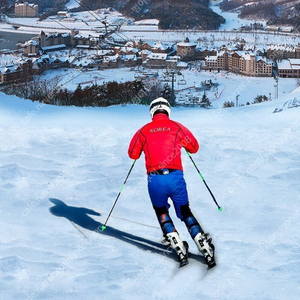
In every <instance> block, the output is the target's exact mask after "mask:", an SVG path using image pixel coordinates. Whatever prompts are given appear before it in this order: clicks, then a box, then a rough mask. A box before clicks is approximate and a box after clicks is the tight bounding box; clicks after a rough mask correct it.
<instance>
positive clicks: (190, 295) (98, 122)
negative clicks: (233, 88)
mask: <svg viewBox="0 0 300 300" xmlns="http://www.w3.org/2000/svg"><path fill="white" fill-rule="evenodd" d="M258 93H259V92H258ZM299 97H300V92H299V91H295V92H294V93H293V94H291V95H287V96H285V97H284V98H282V99H279V100H276V101H272V102H268V103H264V104H260V105H251V106H245V107H241V108H232V109H217V108H215V109H211V110H204V109H198V108H189V109H186V108H174V109H172V118H173V119H175V120H177V121H179V122H181V123H183V124H185V125H186V126H187V127H189V128H190V129H191V131H192V132H193V133H194V134H195V136H196V137H197V138H198V140H199V142H200V145H201V146H200V151H199V153H198V154H196V155H194V156H193V157H194V160H195V162H196V164H197V165H198V167H199V169H200V171H201V172H202V173H203V176H204V177H205V179H206V182H207V183H208V185H209V186H210V188H211V190H212V191H213V193H214V195H215V197H216V199H217V200H218V202H219V203H220V205H221V206H222V207H223V211H222V212H219V211H218V209H217V207H216V206H215V204H214V203H213V201H212V199H211V197H210V195H209V193H208V191H207V190H206V188H205V186H204V185H203V183H202V181H201V179H200V177H199V176H198V174H197V172H196V170H195V168H194V167H193V165H192V164H191V161H190V160H189V158H188V157H187V156H186V155H185V153H184V152H183V153H182V158H183V163H184V168H185V178H186V181H187V184H188V190H189V197H190V201H191V207H192V209H193V211H194V213H195V215H196V216H197V218H198V219H199V221H200V223H201V224H202V225H203V227H204V229H205V230H206V231H208V232H210V233H211V236H212V238H213V241H214V243H215V246H216V253H217V255H216V260H217V267H216V268H214V269H213V270H211V271H209V272H208V273H207V274H206V268H205V265H203V263H202V260H201V258H200V257H199V256H198V253H197V249H196V246H195V245H194V244H193V242H192V241H191V239H190V237H189V235H188V233H187V231H186V229H185V228H184V225H183V224H182V223H181V222H180V221H179V220H177V219H176V218H175V217H174V211H173V208H171V214H172V216H173V217H174V221H175V224H176V226H177V229H178V230H179V232H180V235H181V236H182V238H184V239H186V240H187V241H188V242H189V244H190V252H191V253H192V255H191V256H190V264H189V265H188V266H186V267H184V268H182V269H178V267H177V266H178V263H177V261H176V258H175V257H174V256H173V255H171V254H169V253H166V252H164V250H163V248H162V247H161V245H160V240H161V232H160V229H159V227H158V224H157V220H156V217H155V214H154V211H153V210H152V207H151V204H150V200H149V198H148V194H147V185H146V174H145V169H144V161H143V159H140V160H139V161H138V162H137V163H136V165H135V167H134V169H133V171H132V174H131V175H130V177H129V180H128V182H127V185H126V187H125V189H124V190H123V192H122V195H121V197H120V198H119V201H118V203H117V205H116V208H115V210H114V212H113V214H112V217H111V219H110V220H109V223H108V228H107V229H106V230H105V231H104V232H103V233H102V232H100V233H96V232H94V231H95V230H96V229H97V228H98V227H99V226H101V224H102V223H103V222H104V221H105V220H106V218H107V214H108V212H109V210H110V209H111V207H112V204H113V202H114V200H115V199H116V196H117V194H118V192H119V190H120V188H121V185H122V184H123V181H124V179H125V177H126V174H127V172H128V170H129V168H130V166H131V164H132V161H131V160H130V159H129V158H128V157H127V147H128V143H129V141H130V139H131V137H132V135H133V134H134V132H135V131H136V130H137V129H138V128H139V127H140V126H142V125H143V124H144V123H146V122H148V121H149V120H150V117H149V114H148V108H147V107H145V106H135V105H132V106H123V107H108V108H75V107H54V106H44V105H42V104H39V103H36V102H31V101H28V100H21V99H18V98H16V97H13V96H6V95H4V94H2V93H0V140H1V143H0V186H1V188H0V190H1V193H0V203H1V206H0V212H1V218H0V228H1V233H0V237H1V238H0V253H1V257H0V298H1V299H2V300H12V299H17V300H24V299H43V300H45V299H55V300H56V299H57V300H58V299H59V300H60V299H65V300H82V299H93V300H95V299H99V300H100V299H101V300H103V299H105V300H110V299H111V300H112V299H124V300H127V299H128V300H129V299H133V300H137V299H138V300H141V299H222V300H223V299H225V300H226V299H228V300H229V299H230V300H232V299H239V300H249V299H263V300H270V299H274V300H282V299H289V300H296V299H298V298H299V295H300V285H299V282H300V273H299V268H300V249H299V247H300V238H299V236H300V226H299V225H300V209H299V193H300V187H299V175H300V150H299V146H300V134H299V130H300V117H299V112H300V108H298V107H295V108H291V109H283V110H282V111H281V112H278V113H273V111H274V110H275V108H280V107H282V106H283V105H284V103H286V101H288V100H293V99H294V98H298V99H299ZM205 274H206V275H205ZM203 276H204V277H203Z"/></svg>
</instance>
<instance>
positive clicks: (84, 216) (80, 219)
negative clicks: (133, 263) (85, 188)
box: [49, 198, 206, 264]
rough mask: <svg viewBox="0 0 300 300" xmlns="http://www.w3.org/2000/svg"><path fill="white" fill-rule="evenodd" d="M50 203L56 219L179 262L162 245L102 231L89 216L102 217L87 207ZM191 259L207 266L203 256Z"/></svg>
mask: <svg viewBox="0 0 300 300" xmlns="http://www.w3.org/2000/svg"><path fill="white" fill-rule="evenodd" d="M49 201H50V202H52V203H53V204H54V205H55V206H52V207H50V209H49V210H50V212H51V213H52V214H53V215H54V216H56V217H64V218H66V219H68V220H69V221H70V222H73V223H75V224H77V225H79V226H81V227H82V228H85V229H87V230H90V231H94V232H97V233H99V234H100V235H101V234H103V235H106V236H111V237H114V238H116V239H119V240H121V241H123V242H126V243H129V244H131V245H134V246H136V247H138V248H140V249H142V250H144V251H151V252H152V253H155V254H160V255H164V256H166V257H170V258H171V259H173V260H176V261H178V257H177V255H176V254H175V253H174V252H170V251H168V250H167V249H166V247H165V246H164V245H162V244H160V243H157V242H153V241H151V240H148V239H145V238H142V237H139V236H136V235H133V234H130V233H127V232H124V231H121V230H118V229H115V228H113V227H107V228H106V229H105V230H104V231H101V228H102V225H103V224H102V223H100V222H98V221H95V220H94V219H93V218H92V217H90V216H89V215H93V216H100V215H101V214H100V213H98V212H96V211H94V210H91V209H88V208H85V207H75V206H69V205H67V204H65V203H64V202H63V201H61V200H59V199H54V198H50V199H49ZM189 259H194V260H197V261H199V262H201V263H203V264H206V262H205V259H204V257H202V256H201V255H195V254H192V253H189Z"/></svg>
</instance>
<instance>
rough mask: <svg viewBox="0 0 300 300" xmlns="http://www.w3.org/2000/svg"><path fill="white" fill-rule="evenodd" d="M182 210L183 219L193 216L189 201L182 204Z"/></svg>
mask: <svg viewBox="0 0 300 300" xmlns="http://www.w3.org/2000/svg"><path fill="white" fill-rule="evenodd" d="M180 211H181V215H182V217H183V219H186V218H188V217H191V216H193V214H192V212H191V209H190V204H189V203H187V204H185V205H181V206H180Z"/></svg>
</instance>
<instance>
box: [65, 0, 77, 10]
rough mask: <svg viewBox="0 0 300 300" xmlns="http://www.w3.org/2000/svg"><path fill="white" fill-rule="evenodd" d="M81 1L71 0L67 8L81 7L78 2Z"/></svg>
mask: <svg viewBox="0 0 300 300" xmlns="http://www.w3.org/2000/svg"><path fill="white" fill-rule="evenodd" d="M78 3H80V1H78V0H77V1H75V0H69V1H68V3H67V4H66V8H67V9H72V8H75V7H79V6H80V5H79V4H78Z"/></svg>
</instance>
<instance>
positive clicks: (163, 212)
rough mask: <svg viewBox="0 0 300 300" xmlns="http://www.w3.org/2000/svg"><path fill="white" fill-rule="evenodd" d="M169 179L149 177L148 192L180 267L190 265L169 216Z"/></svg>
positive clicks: (161, 176)
mask: <svg viewBox="0 0 300 300" xmlns="http://www.w3.org/2000/svg"><path fill="white" fill-rule="evenodd" d="M168 190H169V179H168V177H167V176H165V175H149V176H148V191H149V195H150V199H151V202H152V205H153V208H154V210H155V213H156V216H157V219H158V222H159V224H160V226H161V229H162V231H163V234H164V237H165V239H166V240H167V242H168V244H169V245H170V247H172V249H174V250H175V251H176V253H177V254H178V256H179V261H180V266H181V267H182V266H184V265H186V264H187V263H188V258H187V250H186V247H185V245H184V243H183V242H182V240H181V239H180V237H179V234H178V232H177V231H176V229H175V226H174V223H173V221H172V219H171V217H170V215H169V204H168V198H169V192H168Z"/></svg>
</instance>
